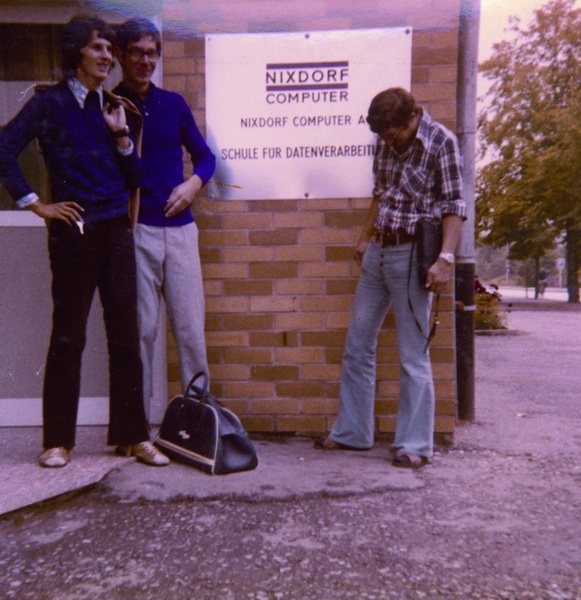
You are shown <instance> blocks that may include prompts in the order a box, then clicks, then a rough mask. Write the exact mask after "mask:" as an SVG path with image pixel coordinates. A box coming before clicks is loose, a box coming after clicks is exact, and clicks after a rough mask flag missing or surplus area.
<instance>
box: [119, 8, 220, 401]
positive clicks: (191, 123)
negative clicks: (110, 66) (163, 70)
mask: <svg viewBox="0 0 581 600" xmlns="http://www.w3.org/2000/svg"><path fill="white" fill-rule="evenodd" d="M117 44H118V52H117V58H118V60H119V64H120V65H121V68H122V69H123V81H122V82H121V84H120V85H119V86H118V87H117V88H115V90H114V91H115V93H116V94H119V95H120V96H124V97H125V98H128V99H129V100H130V101H131V102H132V103H134V104H135V105H136V106H137V107H138V108H139V110H140V112H141V114H142V116H143V145H142V152H141V156H142V162H143V168H144V181H143V184H142V186H141V199H140V208H139V220H138V225H137V228H136V231H135V246H136V253H137V285H138V304H139V329H140V336H141V358H142V361H143V371H144V390H145V402H146V408H147V405H148V403H149V400H150V398H151V393H152V360H153V347H154V342H155V337H156V334H157V325H158V319H159V310H160V302H161V298H162V296H163V297H164V298H165V301H166V304H167V308H168V314H169V319H170V323H171V327H172V330H173V333H174V337H175V339H176V343H177V349H178V356H179V361H180V372H181V379H182V385H183V387H184V388H185V386H186V385H187V383H188V382H189V380H190V379H191V378H192V377H193V376H194V375H195V374H196V373H198V372H199V371H204V372H206V373H207V372H208V363H207V358H206V343H205V337H204V321H205V306H204V289H203V284H202V272H201V266H200V256H199V250H198V227H197V225H196V223H195V221H194V218H193V216H192V212H191V210H190V206H191V204H192V202H193V201H194V199H195V197H196V194H197V193H198V191H199V190H200V188H201V187H202V186H203V185H205V184H206V183H207V181H208V180H209V179H210V177H211V176H212V173H213V172H214V169H215V166H216V160H215V157H214V155H213V154H212V152H211V150H210V149H209V148H208V146H207V144H206V142H205V141H204V138H203V137H202V134H201V133H200V131H199V129H198V127H197V125H196V122H195V120H194V117H193V115H192V112H191V110H190V109H189V107H188V105H187V103H186V101H185V100H184V99H183V98H182V97H181V96H180V95H179V94H176V93H174V92H169V91H166V90H163V89H161V88H158V87H156V86H155V85H154V84H153V83H152V82H151V76H152V75H153V72H154V70H155V67H156V66H157V61H158V60H159V58H160V55H161V36H160V33H159V31H158V30H157V28H156V27H155V26H154V25H153V23H151V22H150V21H147V20H145V19H132V20H130V21H127V22H126V23H124V24H123V25H122V26H121V27H120V28H119V30H118V32H117ZM182 147H185V149H186V150H187V151H188V153H189V154H190V157H191V161H192V164H193V174H192V175H191V177H189V178H188V179H186V180H185V181H184V174H183V173H184V165H183V150H182Z"/></svg>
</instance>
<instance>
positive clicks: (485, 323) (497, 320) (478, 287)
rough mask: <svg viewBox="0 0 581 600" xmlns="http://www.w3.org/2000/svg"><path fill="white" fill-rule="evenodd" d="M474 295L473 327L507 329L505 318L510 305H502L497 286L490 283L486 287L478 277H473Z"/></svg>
mask: <svg viewBox="0 0 581 600" xmlns="http://www.w3.org/2000/svg"><path fill="white" fill-rule="evenodd" d="M474 296H475V301H476V314H475V315H474V327H475V329H507V326H506V320H507V315H508V313H509V312H510V306H511V305H510V304H508V305H507V307H504V306H502V297H501V295H500V292H499V291H498V286H497V285H494V284H491V285H490V286H488V287H487V286H485V285H483V284H482V283H480V281H478V277H475V278H474Z"/></svg>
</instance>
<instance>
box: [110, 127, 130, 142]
mask: <svg viewBox="0 0 581 600" xmlns="http://www.w3.org/2000/svg"><path fill="white" fill-rule="evenodd" d="M126 135H129V126H128V125H125V127H123V129H119V130H118V131H114V132H113V137H114V138H115V139H117V138H122V137H125V136H126Z"/></svg>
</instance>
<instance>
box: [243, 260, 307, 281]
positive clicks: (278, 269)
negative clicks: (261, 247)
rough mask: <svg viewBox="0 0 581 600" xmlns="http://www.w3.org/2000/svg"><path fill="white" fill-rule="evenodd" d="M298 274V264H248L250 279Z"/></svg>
mask: <svg viewBox="0 0 581 600" xmlns="http://www.w3.org/2000/svg"><path fill="white" fill-rule="evenodd" d="M297 276H298V265H297V264H296V263H285V262H256V263H251V264H250V277H251V278H252V279H276V278H278V279H282V278H285V279H286V278H288V277H297Z"/></svg>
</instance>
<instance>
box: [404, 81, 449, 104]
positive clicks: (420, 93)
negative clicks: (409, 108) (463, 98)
mask: <svg viewBox="0 0 581 600" xmlns="http://www.w3.org/2000/svg"><path fill="white" fill-rule="evenodd" d="M414 91H415V93H414V96H415V98H416V100H417V101H418V102H431V101H442V100H450V101H453V100H456V84H455V83H430V84H428V85H418V86H416V87H415V88H414Z"/></svg>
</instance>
